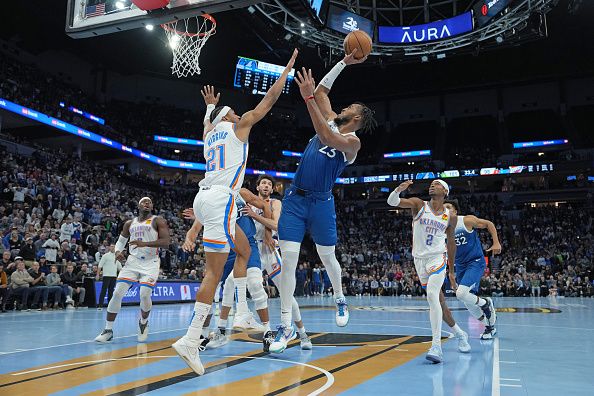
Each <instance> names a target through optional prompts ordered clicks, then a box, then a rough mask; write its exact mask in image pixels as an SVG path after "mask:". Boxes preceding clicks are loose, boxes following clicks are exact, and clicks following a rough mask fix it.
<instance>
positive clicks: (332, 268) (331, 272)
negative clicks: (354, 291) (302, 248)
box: [316, 244, 344, 299]
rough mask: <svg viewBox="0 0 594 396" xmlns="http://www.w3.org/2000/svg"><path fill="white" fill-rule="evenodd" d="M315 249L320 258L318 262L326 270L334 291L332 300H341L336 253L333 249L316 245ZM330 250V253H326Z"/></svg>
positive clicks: (340, 278)
mask: <svg viewBox="0 0 594 396" xmlns="http://www.w3.org/2000/svg"><path fill="white" fill-rule="evenodd" d="M316 248H317V249H318V255H319V256H320V260H321V261H322V264H324V267H325V268H326V273H327V274H328V278H330V282H331V283H332V290H333V291H334V298H335V299H336V298H343V297H344V294H343V293H342V276H341V275H342V270H341V269H340V264H339V263H338V260H337V259H336V253H335V252H334V249H332V247H330V246H320V245H317V244H316ZM330 249H332V252H331V253H326V251H329V250H330Z"/></svg>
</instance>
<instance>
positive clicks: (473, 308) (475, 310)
mask: <svg viewBox="0 0 594 396" xmlns="http://www.w3.org/2000/svg"><path fill="white" fill-rule="evenodd" d="M464 306H465V307H466V309H468V312H470V314H471V315H472V316H473V317H474V318H475V319H478V320H480V318H481V316H483V315H484V314H483V310H482V309H481V308H480V307H479V306H478V305H476V304H467V303H464Z"/></svg>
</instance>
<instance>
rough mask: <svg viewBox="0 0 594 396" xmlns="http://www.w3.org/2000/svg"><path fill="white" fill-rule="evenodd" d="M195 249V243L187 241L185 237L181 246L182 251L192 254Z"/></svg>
mask: <svg viewBox="0 0 594 396" xmlns="http://www.w3.org/2000/svg"><path fill="white" fill-rule="evenodd" d="M195 248H196V242H194V241H192V240H191V239H188V237H187V236H186V240H185V241H184V244H183V245H182V249H183V250H184V251H186V252H188V253H192V252H193V251H194V249H195Z"/></svg>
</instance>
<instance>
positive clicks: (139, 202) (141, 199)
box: [138, 197, 153, 205]
mask: <svg viewBox="0 0 594 396" xmlns="http://www.w3.org/2000/svg"><path fill="white" fill-rule="evenodd" d="M145 199H148V200H149V201H151V202H153V200H152V199H150V197H142V198H140V201H138V205H140V204H141V203H142V201H144V200H145Z"/></svg>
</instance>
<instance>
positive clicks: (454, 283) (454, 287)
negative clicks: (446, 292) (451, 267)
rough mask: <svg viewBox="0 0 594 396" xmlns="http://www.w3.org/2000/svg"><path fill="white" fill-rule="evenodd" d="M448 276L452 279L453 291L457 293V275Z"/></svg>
mask: <svg viewBox="0 0 594 396" xmlns="http://www.w3.org/2000/svg"><path fill="white" fill-rule="evenodd" d="M448 276H449V278H450V286H451V287H452V290H453V291H456V290H457V289H458V284H457V283H456V275H455V274H449V275H448Z"/></svg>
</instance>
